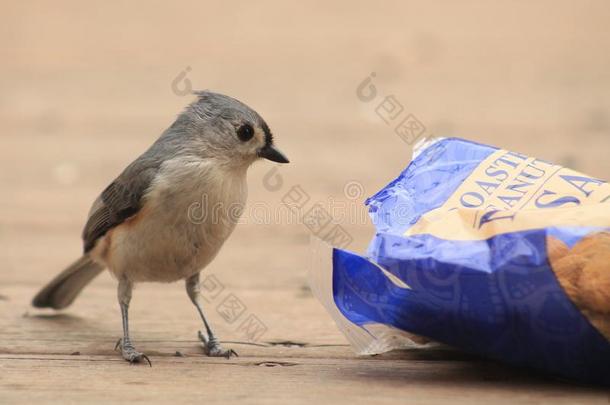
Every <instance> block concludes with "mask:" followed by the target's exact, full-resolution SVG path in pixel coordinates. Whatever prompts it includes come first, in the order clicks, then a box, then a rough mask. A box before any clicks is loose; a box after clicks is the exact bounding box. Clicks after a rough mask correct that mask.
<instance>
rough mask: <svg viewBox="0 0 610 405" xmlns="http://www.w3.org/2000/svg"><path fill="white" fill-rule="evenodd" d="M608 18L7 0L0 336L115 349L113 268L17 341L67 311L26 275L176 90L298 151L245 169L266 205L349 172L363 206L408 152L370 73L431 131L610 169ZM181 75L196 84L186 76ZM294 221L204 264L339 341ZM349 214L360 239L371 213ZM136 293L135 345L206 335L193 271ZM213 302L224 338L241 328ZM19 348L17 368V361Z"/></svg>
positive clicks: (601, 7)
mask: <svg viewBox="0 0 610 405" xmlns="http://www.w3.org/2000/svg"><path fill="white" fill-rule="evenodd" d="M608 21H610V4H609V3H608V2H607V1H605V0H599V1H551V0H547V1H528V2H526V1H494V2H488V1H482V0H470V1H460V2H450V1H432V2H429V1H428V2H426V1H418V2H415V1H387V2H375V3H372V2H350V1H337V2H324V1H317V2H307V4H302V3H299V2H279V1H278V2H272V1H266V2H257V3H254V2H245V1H244V2H230V3H226V2H220V1H219V2H205V1H190V2H172V3H169V2H168V3H163V2H152V1H151V2H144V1H139V2H135V1H130V2H127V1H126V2H118V1H111V2H104V3H85V2H81V1H57V2H53V3H50V2H44V1H24V2H19V3H17V2H8V1H2V2H0V60H1V61H2V62H1V64H0V72H1V74H0V88H1V91H0V122H1V123H2V130H1V131H0V145H2V147H1V149H0V189H1V190H2V191H0V193H1V195H2V198H0V263H2V264H1V271H0V295H1V297H2V298H3V299H2V300H0V308H2V307H4V308H5V309H6V311H0V313H1V314H2V315H1V318H0V322H1V323H2V324H5V325H3V330H4V331H3V332H0V335H3V337H2V338H0V354H5V355H11V356H13V357H14V356H22V357H23V356H25V357H23V358H24V359H27V358H29V357H27V356H29V355H34V354H40V355H41V354H49V355H50V354H66V353H67V354H69V353H70V352H71V351H72V347H73V346H74V347H75V346H78V345H79V344H84V346H83V348H82V350H81V351H83V354H89V355H92V356H93V355H95V354H100V353H101V354H100V355H107V357H108V358H109V359H115V358H116V359H117V361H118V357H117V356H116V355H114V354H112V352H111V346H112V343H113V339H114V338H115V337H118V336H119V334H120V319H119V310H118V305H116V303H115V302H114V299H115V292H114V286H115V283H114V281H113V280H112V279H111V277H110V276H109V275H107V274H104V275H103V276H101V277H100V278H99V279H98V280H96V281H95V282H94V284H93V285H92V286H91V287H90V288H89V289H88V290H87V292H88V294H85V295H84V296H83V297H81V299H79V300H78V301H77V303H76V304H75V306H74V307H72V308H71V309H70V310H69V311H68V312H69V313H70V314H71V315H70V316H74V317H75V318H66V319H64V318H62V319H63V321H62V322H63V323H62V325H63V326H62V328H66V329H63V331H62V334H61V336H65V335H66V334H68V335H69V334H70V333H73V334H76V335H69V336H72V337H70V338H69V339H62V338H61V336H50V337H48V339H47V340H44V341H42V342H34V341H31V342H30V343H28V344H24V343H23V342H24V341H28V339H29V340H31V339H33V337H32V336H33V335H40V334H51V333H52V331H55V330H57V325H56V324H54V323H53V322H50V321H49V320H48V319H47V320H46V321H41V320H40V319H39V318H35V317H34V318H28V317H26V318H22V315H23V314H24V313H25V312H26V311H29V312H28V315H29V314H31V312H32V311H31V309H29V308H28V300H29V299H30V297H31V295H32V294H33V293H34V292H35V290H36V289H37V288H38V287H39V286H41V285H42V284H43V283H44V282H46V281H47V279H49V278H50V277H52V276H53V275H55V273H56V272H58V271H59V270H60V269H61V268H62V267H63V266H64V265H66V264H67V263H69V262H70V261H71V260H73V259H74V258H76V257H77V256H78V255H79V254H80V251H81V243H80V239H79V235H80V231H81V227H82V225H83V222H84V218H85V217H86V213H87V211H88V209H89V206H90V204H91V202H92V201H93V200H94V199H95V197H96V196H97V194H98V193H99V192H100V191H101V190H102V189H103V188H104V187H105V186H106V185H107V184H108V183H109V182H110V181H111V180H112V179H113V178H114V177H115V176H116V175H117V174H118V173H119V172H120V171H121V170H122V169H123V168H124V167H125V166H126V165H127V164H128V163H129V162H131V161H132V160H133V159H134V158H135V157H137V156H138V154H140V153H141V152H142V151H144V149H145V148H147V147H148V145H150V144H151V143H152V142H153V141H154V140H155V139H156V137H157V136H158V135H159V134H160V133H161V132H162V131H163V130H164V129H165V128H166V127H167V126H169V125H170V124H171V122H172V120H173V119H174V117H175V116H176V115H177V114H178V113H179V111H180V110H181V109H182V108H183V107H184V106H185V105H186V104H187V103H188V102H190V101H191V100H192V97H190V96H188V95H181V91H180V90H182V89H187V90H188V85H189V83H190V86H191V87H192V88H193V89H195V90H197V89H211V90H214V91H218V92H222V93H226V94H229V95H232V96H234V97H236V98H238V99H240V100H242V101H244V102H246V103H248V104H249V105H251V106H253V107H254V108H255V109H256V110H258V111H259V112H260V113H261V115H262V116H263V117H265V119H266V120H267V122H268V123H269V124H270V126H271V128H272V130H273V132H274V133H275V135H276V139H277V144H278V145H279V146H280V148H281V149H282V150H283V151H284V152H285V153H286V154H287V155H288V156H289V157H290V159H291V161H292V163H291V164H290V165H287V166H282V167H281V168H279V175H280V176H281V178H282V180H283V185H282V187H281V189H280V190H277V191H273V190H270V189H269V187H266V186H265V183H264V181H263V177H264V176H265V174H268V173H269V170H270V169H271V168H272V167H273V166H272V165H271V164H270V163H268V162H260V163H258V164H257V165H255V167H253V168H252V169H251V171H250V174H249V177H250V182H249V183H250V202H251V204H253V203H260V202H264V203H265V204H268V207H269V209H270V210H279V209H281V207H282V198H283V196H285V195H286V193H287V192H289V190H290V189H291V188H292V187H293V186H300V187H301V189H302V190H304V191H305V192H306V193H307V195H309V197H310V200H309V202H308V207H310V206H311V205H312V204H313V203H315V202H317V201H322V202H328V201H329V199H331V200H333V199H334V200H337V201H344V202H347V203H353V202H354V201H353V200H351V199H349V198H348V197H346V196H345V193H344V188H345V185H346V183H348V182H354V181H355V182H358V184H361V185H362V190H363V191H364V195H362V198H360V199H359V200H358V206H359V207H360V200H362V199H363V198H364V197H365V196H367V195H371V194H372V193H374V192H375V191H376V190H378V189H379V188H381V187H382V186H383V185H385V184H386V183H387V182H388V181H389V180H391V179H392V178H393V177H394V176H396V175H397V174H398V173H399V172H400V171H401V170H402V169H403V168H404V167H405V166H406V164H407V163H408V161H409V159H410V154H411V146H410V145H408V144H407V143H405V142H404V141H403V140H402V139H401V138H400V137H398V136H397V135H396V134H395V133H394V132H393V129H392V127H390V126H388V125H386V124H385V123H384V122H383V121H382V120H381V119H380V118H379V117H378V116H377V115H376V114H375V105H376V104H375V102H371V103H364V102H362V101H361V100H359V99H358V98H357V96H356V88H357V87H358V85H359V84H360V83H361V82H362V80H363V79H365V78H366V77H367V76H368V75H369V74H370V73H371V72H375V74H376V77H375V79H374V84H375V86H376V88H377V89H378V91H379V92H380V94H381V95H394V96H395V97H396V99H397V100H398V101H399V102H400V103H401V104H402V105H403V106H404V108H405V112H408V113H411V114H413V115H414V116H416V117H417V119H418V120H419V121H421V122H422V123H423V124H424V125H425V127H426V129H427V133H428V134H434V135H440V136H458V137H464V138H468V139H472V140H476V141H480V142H484V143H489V144H494V145H497V146H501V147H504V148H506V149H513V150H517V151H520V152H523V153H525V154H529V155H535V156H538V157H541V158H545V159H548V160H551V161H556V162H559V163H564V164H565V165H568V166H571V167H573V168H575V169H578V170H581V171H583V172H586V173H588V174H591V175H593V176H597V177H600V178H606V179H607V178H609V177H610V160H609V159H608V158H607V153H608V150H609V148H610V52H609V50H610V48H609V47H610V30H608ZM182 73H185V76H184V78H185V79H187V80H188V83H187V82H186V81H184V80H178V82H177V83H178V84H179V85H178V86H177V87H176V85H173V84H172V83H173V82H174V80H176V78H177V77H178V76H179V75H180V74H182ZM185 86H186V87H185ZM176 89H178V91H177V90H176ZM283 222H284V221H279V223H275V222H274V221H271V223H269V224H254V223H246V224H244V225H242V226H240V227H238V229H237V230H236V232H235V234H234V236H233V237H232V239H230V240H229V242H228V243H227V244H226V246H225V248H224V250H223V251H222V252H221V254H220V255H219V257H218V258H217V260H216V261H215V262H214V263H213V264H212V265H211V267H210V270H209V271H210V272H213V273H214V274H216V275H217V276H218V279H219V280H221V281H222V283H223V285H225V287H226V288H227V291H229V290H230V291H235V293H236V294H237V295H238V296H239V297H240V299H241V300H242V301H243V302H244V303H245V304H246V305H247V308H248V311H249V312H251V313H255V314H256V315H257V316H258V317H259V318H260V319H261V320H262V321H264V323H265V325H266V326H267V327H268V331H267V333H266V335H265V337H264V340H268V341H270V340H273V339H276V340H277V339H280V340H281V339H292V340H297V341H306V342H308V343H312V344H313V343H333V344H344V343H345V341H344V340H343V338H342V337H341V336H340V335H339V334H338V332H336V330H335V328H334V325H333V323H332V321H331V320H330V319H329V318H328V317H327V316H326V314H325V312H324V311H323V310H322V309H321V307H319V306H318V305H317V303H316V302H315V300H314V299H313V298H312V297H311V296H310V295H309V293H308V291H307V287H306V280H305V274H306V270H307V266H308V261H309V251H308V244H309V234H310V232H309V230H308V229H307V228H306V227H305V226H304V225H302V224H298V223H292V224H289V223H283ZM340 223H341V225H342V226H343V227H344V228H345V230H346V231H347V232H348V233H349V235H350V237H352V238H353V242H352V243H351V245H350V248H352V249H354V250H358V251H362V250H363V249H364V248H365V247H366V245H367V242H368V239H369V237H370V236H371V233H372V231H373V230H372V227H371V226H370V225H369V224H367V223H364V222H363V221H361V220H353V219H350V218H349V217H347V218H344V219H343V220H342V221H340ZM153 297H154V298H153ZM132 307H133V311H132V312H133V315H132V322H133V326H132V329H133V333H134V336H135V338H136V341H138V340H139V341H145V342H146V341H147V339H149V342H148V343H145V344H143V345H141V346H140V347H141V348H142V350H144V351H147V352H148V353H149V354H151V353H152V354H153V356H155V355H156V356H162V354H160V353H155V352H154V350H157V349H159V347H158V346H159V342H158V340H168V341H180V339H184V341H188V342H189V343H188V344H189V345H190V346H189V347H190V349H191V350H192V351H193V352H196V348H197V347H196V343H195V339H194V338H195V335H194V331H195V330H196V328H197V327H198V322H197V317H196V313H195V312H194V310H193V308H191V306H190V303H189V302H188V300H187V299H186V296H185V295H184V294H183V287H182V285H173V286H171V287H168V288H167V290H164V289H163V288H162V287H160V286H155V285H145V286H142V287H141V288H139V289H138V291H136V293H135V296H134V301H133V304H132ZM157 307H158V308H157ZM210 313H212V315H211V317H212V320H213V322H214V324H216V328H217V329H218V331H219V334H220V335H221V337H223V338H225V339H227V340H230V339H233V340H239V339H240V336H238V334H237V332H236V330H235V327H234V326H231V325H228V324H227V323H225V322H223V321H222V320H221V319H220V318H219V316H218V315H217V314H214V311H213V309H210ZM76 317H78V318H76ZM75 319H76V320H75ZM78 333H81V334H82V336H81V335H77V334H78ZM47 336H49V335H47ZM74 336H79V337H74ZM39 337H40V336H39ZM49 339H50V341H49ZM151 339H152V340H151ZM155 339H157V341H155ZM172 339H173V340H172ZM63 340H67V341H63ZM74 340H76V341H77V342H75V341H74ZM83 340H84V342H85V343H82V341H83ZM78 341H80V342H81V343H78ZM62 345H63V346H62ZM51 347H54V349H51ZM79 347H80V346H79ZM100 347H103V348H104V349H103V350H102V349H100V350H102V351H101V352H100V353H98V352H97V350H98V348H100ZM237 349H240V348H239V347H238V348H237ZM104 350H106V351H105V352H104ZM171 350H172V349H171V348H170V349H167V350H166V351H167V352H168V353H170V354H171V353H173V352H172V351H171ZM185 350H186V349H185ZM248 350H249V349H248V348H247V347H246V349H244V348H241V352H245V353H246V354H247V352H248ZM342 353H343V352H342ZM165 354H167V353H165ZM342 355H343V356H344V357H346V358H349V357H350V356H351V354H350V353H349V350H348V349H347V348H345V350H344V353H343V354H342ZM103 358H105V357H103ZM185 361H187V362H188V360H185ZM9 363H10V364H9V365H8V367H15V369H14V373H13V374H11V376H12V377H11V378H12V379H13V380H11V381H12V383H14V384H17V385H19V382H18V381H19V378H21V377H20V376H21V375H22V374H20V373H21V372H22V371H23V369H20V368H19V366H16V365H14V363H13V362H9ZM17 364H25V363H18V362H17ZM42 364H46V363H44V362H43V363H42ZM111 364H116V365H114V366H113V367H118V366H122V364H121V363H120V362H117V363H111ZM28 367H29V366H28ZM26 368H27V367H26ZM91 373H92V375H94V374H95V370H91ZM343 374H344V373H343ZM15 381H17V382H15ZM67 381H68V380H67ZM0 383H2V377H0ZM64 383H66V384H68V383H67V382H65V381H64ZM394 383H396V385H397V386H401V384H402V382H400V381H398V382H396V381H394ZM54 384H60V383H57V382H53V383H51V382H49V383H48V387H51V386H53V385H54ZM312 384H313V383H312ZM315 384H320V381H318V382H316V383H315ZM315 384H314V385H315ZM431 384H433V381H432V382H431ZM524 384H526V385H527V384H529V383H524ZM60 385H61V384H60ZM5 388H6V386H5ZM13 388H14V387H13ZM22 388H23V387H22ZM26 388H27V384H26ZM512 388H514V387H509V388H507V391H511V390H512ZM24 389H25V388H24ZM168 389H169V388H168ZM328 389H329V390H330V391H329V392H334V391H332V390H333V389H332V387H329V388H328ZM397 389H398V388H397ZM7 392H8V391H7ZM400 392H401V391H400V390H399V391H397V392H396V393H397V394H400ZM5 393H6V392H5ZM422 393H425V395H434V394H430V393H429V392H428V391H427V390H424V391H422ZM412 394H413V393H412ZM437 394H438V395H439V398H441V399H442V398H443V395H447V397H448V398H450V397H451V393H443V392H437ZM581 394H582V393H581ZM7 395H9V394H7ZM10 395H12V394H10ZM10 395H9V397H10V398H12V399H14V398H15V397H12V396H10ZM362 395H365V393H362ZM422 395H423V394H422ZM490 395H491V394H490ZM513 395H517V394H516V393H514V392H513ZM270 398H276V399H277V397H273V396H271V397H270ZM482 398H483V397H482ZM565 398H566V399H569V396H565ZM602 399H603V400H604V402H605V397H603V398H602Z"/></svg>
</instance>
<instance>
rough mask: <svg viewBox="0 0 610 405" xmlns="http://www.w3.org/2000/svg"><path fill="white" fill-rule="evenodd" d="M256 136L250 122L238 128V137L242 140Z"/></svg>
mask: <svg viewBox="0 0 610 405" xmlns="http://www.w3.org/2000/svg"><path fill="white" fill-rule="evenodd" d="M253 136H254V130H253V129H252V126H250V124H244V125H242V126H241V127H239V128H238V129H237V137H238V138H239V139H240V140H241V141H242V142H246V141H249V140H250V139H252V137H253Z"/></svg>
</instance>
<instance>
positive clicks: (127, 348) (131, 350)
mask: <svg viewBox="0 0 610 405" xmlns="http://www.w3.org/2000/svg"><path fill="white" fill-rule="evenodd" d="M118 348H120V349H121V355H122V356H123V358H124V359H125V360H127V361H128V362H129V364H134V363H142V362H144V360H146V361H147V362H148V365H149V366H150V367H152V363H151V362H150V359H149V358H148V356H147V355H145V354H143V353H140V352H138V351H136V349H135V347H133V344H132V343H131V341H129V340H127V339H125V341H123V339H119V340H118V341H117V342H116V345H115V346H114V350H117V349H118Z"/></svg>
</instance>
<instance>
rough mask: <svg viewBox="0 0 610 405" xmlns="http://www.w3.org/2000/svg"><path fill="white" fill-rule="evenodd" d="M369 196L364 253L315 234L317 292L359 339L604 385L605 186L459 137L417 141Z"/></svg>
mask: <svg viewBox="0 0 610 405" xmlns="http://www.w3.org/2000/svg"><path fill="white" fill-rule="evenodd" d="M366 204H367V205H368V207H369V211H370V215H371V218H372V220H373V223H374V224H375V227H376V229H377V232H376V234H375V237H374V238H373V240H372V241H371V244H370V247H369V249H368V252H367V254H366V256H361V255H358V254H356V253H352V252H348V251H345V250H341V249H335V248H332V247H329V246H325V245H324V244H323V243H322V242H317V243H315V244H314V248H315V250H316V251H315V252H314V256H313V257H314V264H313V267H312V272H311V274H310V276H311V284H312V289H313V290H314V293H315V294H316V296H317V297H318V299H319V300H320V301H321V302H322V303H323V304H324V306H325V307H326V309H327V310H328V311H329V312H330V314H331V315H332V316H333V318H334V319H335V321H336V323H337V325H338V326H339V328H340V329H341V330H342V331H343V332H344V334H345V335H346V336H347V338H348V340H349V341H350V342H351V343H352V345H353V346H354V347H355V349H356V350H357V351H358V352H359V353H362V354H374V353H381V352H384V351H388V350H393V349H397V348H402V347H409V346H412V345H413V344H414V343H413V334H415V335H419V336H423V337H426V338H429V339H432V340H434V341H438V342H441V343H445V344H448V345H451V346H454V347H457V348H461V349H463V350H466V351H468V352H472V353H476V354H480V355H483V356H487V357H489V358H493V359H497V360H501V361H504V362H507V363H510V364H514V365H518V366H528V367H533V368H536V369H539V370H544V371H547V372H551V373H553V374H557V375H562V376H565V377H569V378H573V379H577V380H581V381H586V382H593V383H601V384H606V385H610V343H609V340H608V339H610V233H608V231H609V230H610V185H608V184H607V183H606V182H604V181H602V180H598V179H595V178H591V177H589V176H586V175H583V174H581V173H578V172H575V171H573V170H570V169H566V168H563V167H561V166H558V165H554V164H552V163H549V162H545V161H542V160H539V159H535V158H530V157H527V156H524V155H522V154H519V153H515V152H510V151H506V150H501V149H497V148H494V147H490V146H486V145H481V144H476V143H473V142H469V141H465V140H461V139H441V140H435V141H432V142H427V143H424V144H422V145H420V146H418V147H417V148H416V153H415V156H414V158H413V160H412V162H411V164H410V165H409V166H408V167H407V168H406V170H405V171H404V172H402V173H401V174H400V176H399V177H398V178H397V179H396V180H394V181H392V182H391V183H390V184H388V185H387V186H386V187H385V188H384V189H383V190H381V191H380V192H378V193H377V194H375V195H374V196H373V197H371V198H369V199H368V201H367V202H366Z"/></svg>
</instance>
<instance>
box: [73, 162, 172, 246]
mask: <svg viewBox="0 0 610 405" xmlns="http://www.w3.org/2000/svg"><path fill="white" fill-rule="evenodd" d="M159 167H160V164H158V162H142V161H136V162H134V163H132V164H131V165H130V166H128V167H127V169H125V171H124V172H123V173H122V174H121V175H120V176H119V177H117V179H116V180H114V181H113V182H112V183H111V184H110V185H109V186H108V187H106V189H105V190H104V191H103V192H102V194H101V195H100V196H99V197H98V198H97V200H95V202H94V203H93V206H92V207H91V211H90V213H89V218H88V219H87V224H86V225H85V229H84V230H83V242H84V250H85V253H87V252H89V251H90V250H91V249H93V247H94V246H95V243H96V242H97V240H98V239H99V238H101V237H102V236H104V235H105V234H106V232H108V231H109V230H110V229H112V228H114V227H115V226H117V225H119V224H121V223H123V222H124V221H125V220H126V219H127V218H129V217H131V216H133V215H135V214H137V213H138V211H140V209H141V208H142V204H143V201H142V197H144V195H145V194H146V191H147V190H148V188H149V187H150V185H151V183H152V181H153V179H154V178H155V176H156V174H157V172H158V171H159Z"/></svg>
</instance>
